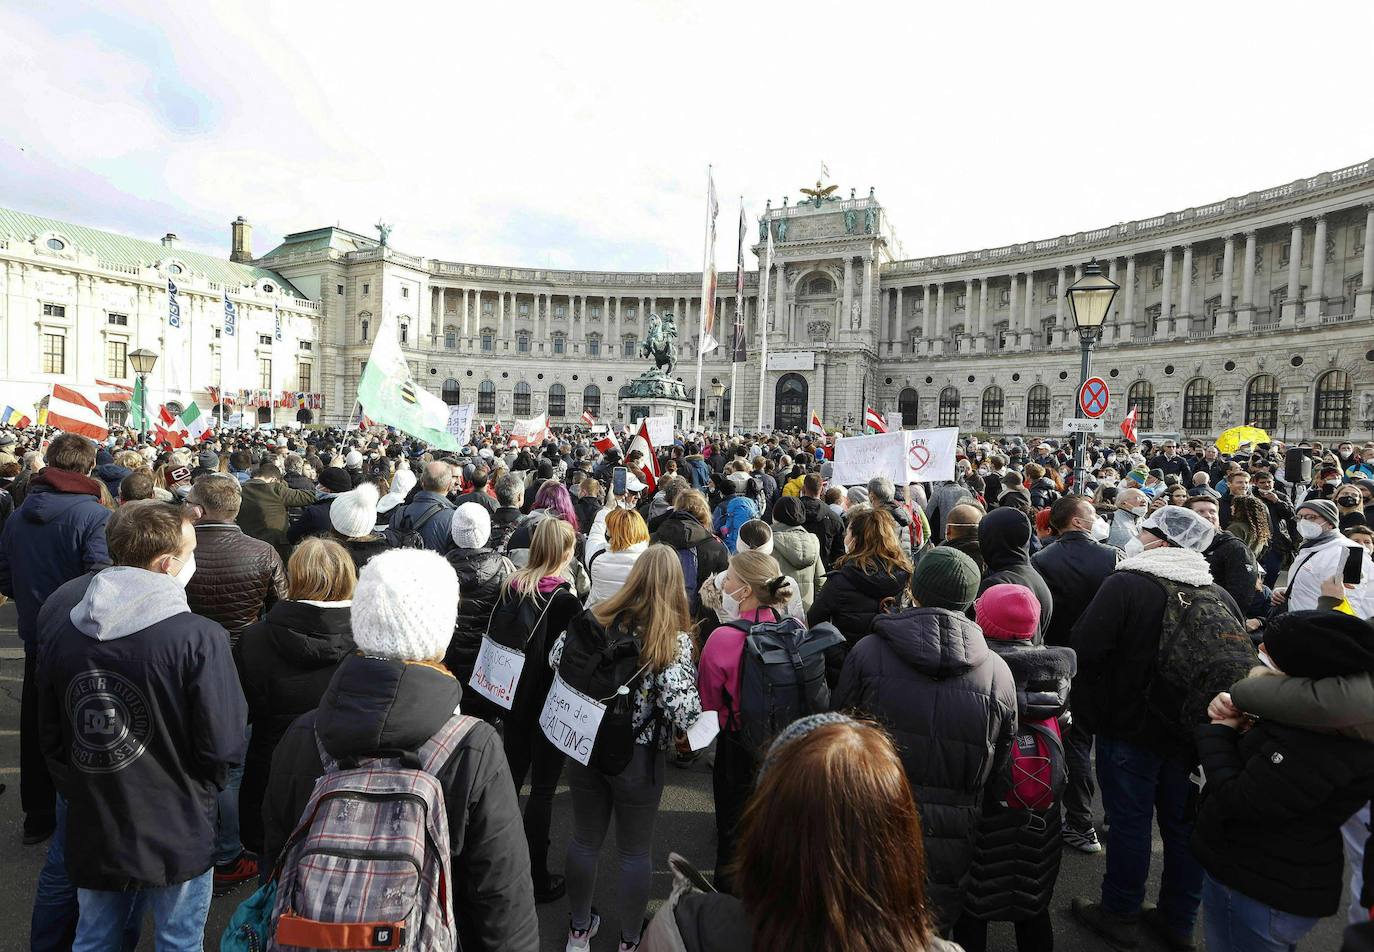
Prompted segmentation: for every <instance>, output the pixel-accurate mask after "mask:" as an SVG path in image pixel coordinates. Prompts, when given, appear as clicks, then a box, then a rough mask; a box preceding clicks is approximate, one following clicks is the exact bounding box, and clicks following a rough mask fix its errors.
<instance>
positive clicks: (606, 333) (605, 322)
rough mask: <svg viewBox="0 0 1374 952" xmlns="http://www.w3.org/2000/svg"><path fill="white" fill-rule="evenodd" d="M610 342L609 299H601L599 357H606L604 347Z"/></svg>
mask: <svg viewBox="0 0 1374 952" xmlns="http://www.w3.org/2000/svg"><path fill="white" fill-rule="evenodd" d="M610 342H611V298H610V295H603V296H602V298H601V356H603V357H604V356H606V345H608V344H609V343H610Z"/></svg>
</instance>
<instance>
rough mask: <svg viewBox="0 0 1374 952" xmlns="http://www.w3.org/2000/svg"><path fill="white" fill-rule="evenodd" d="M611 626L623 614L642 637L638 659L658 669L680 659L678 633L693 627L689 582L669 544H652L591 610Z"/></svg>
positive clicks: (601, 620) (625, 622)
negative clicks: (616, 587) (617, 588)
mask: <svg viewBox="0 0 1374 952" xmlns="http://www.w3.org/2000/svg"><path fill="white" fill-rule="evenodd" d="M591 612H592V617H593V618H595V619H596V620H597V622H599V623H600V624H601V625H603V626H605V627H607V628H609V627H610V625H611V623H612V622H614V621H615V620H616V618H618V617H619V618H623V620H624V624H625V627H626V629H628V630H631V631H634V632H635V633H636V634H637V635H639V638H640V648H639V660H640V662H641V663H642V664H644V665H646V666H647V667H648V668H649V670H650V671H652V672H654V673H658V672H659V671H662V670H663V669H664V668H666V667H668V665H670V664H672V663H673V662H674V661H675V660H677V636H678V635H679V634H680V633H682V632H687V631H690V629H691V625H692V613H691V610H690V609H689V608H688V606H687V583H686V582H685V581H684V580H683V577H682V564H681V563H680V562H678V558H677V553H676V552H674V551H673V550H672V549H671V548H670V547H668V546H666V545H651V546H649V548H647V549H645V550H644V553H643V554H642V555H641V556H640V557H639V558H638V559H636V560H635V564H634V567H633V568H631V569H630V575H629V577H628V578H627V579H625V584H624V585H622V586H621V587H620V591H618V592H616V593H615V594H614V595H612V596H611V597H610V598H608V599H606V601H604V602H600V603H598V604H597V605H596V606H595V607H594V608H592V610H591Z"/></svg>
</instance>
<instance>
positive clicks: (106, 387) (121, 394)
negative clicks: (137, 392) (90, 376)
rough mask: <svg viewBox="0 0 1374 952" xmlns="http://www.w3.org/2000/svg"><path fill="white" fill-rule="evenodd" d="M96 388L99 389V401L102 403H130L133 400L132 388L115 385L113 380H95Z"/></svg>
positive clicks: (120, 384) (97, 378)
mask: <svg viewBox="0 0 1374 952" xmlns="http://www.w3.org/2000/svg"><path fill="white" fill-rule="evenodd" d="M95 382H96V386H98V387H100V399H101V401H102V402H104V403H120V402H124V403H130V402H132V401H133V399H134V391H133V388H132V387H126V386H124V384H122V383H115V382H114V381H113V380H101V379H100V378H99V377H96V378H95Z"/></svg>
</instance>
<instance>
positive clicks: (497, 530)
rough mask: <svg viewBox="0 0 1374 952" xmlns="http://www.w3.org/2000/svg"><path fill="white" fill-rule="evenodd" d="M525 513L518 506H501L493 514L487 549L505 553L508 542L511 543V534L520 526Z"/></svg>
mask: <svg viewBox="0 0 1374 952" xmlns="http://www.w3.org/2000/svg"><path fill="white" fill-rule="evenodd" d="M523 515H524V514H523V513H521V512H520V510H519V508H518V507H516V506H500V507H498V508H497V510H496V511H495V512H493V513H492V514H491V537H490V538H488V539H487V548H488V549H495V550H496V551H497V552H503V551H505V548H506V542H507V541H509V539H510V537H511V533H513V532H514V531H515V527H516V526H517V525H519V523H520V520H521V518H522V517H523Z"/></svg>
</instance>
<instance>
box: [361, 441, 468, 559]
mask: <svg viewBox="0 0 1374 952" xmlns="http://www.w3.org/2000/svg"><path fill="white" fill-rule="evenodd" d="M419 483H420V488H419V491H418V492H416V493H415V494H414V495H412V496H411V497H410V499H409V501H407V502H405V503H403V504H401V505H399V506H397V507H396V508H395V509H393V510H392V512H391V518H390V520H389V521H388V525H389V526H390V527H391V528H392V529H393V530H395V531H396V532H405V531H407V530H408V531H412V532H418V533H419V534H420V538H421V540H422V541H423V543H424V547H425V548H426V549H428V550H429V551H431V552H440V553H442V552H443V551H444V550H445V549H447V548H448V545H449V538H450V527H449V520H451V519H452V518H453V503H451V502H449V500H448V494H449V490H451V489H452V488H453V468H452V467H450V466H449V464H448V463H445V462H442V461H439V460H434V461H433V462H429V463H426V464H425V465H424V467H423V468H422V469H421V471H420V480H419ZM373 507H374V508H375V507H376V503H375V502H374V503H373Z"/></svg>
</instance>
